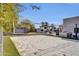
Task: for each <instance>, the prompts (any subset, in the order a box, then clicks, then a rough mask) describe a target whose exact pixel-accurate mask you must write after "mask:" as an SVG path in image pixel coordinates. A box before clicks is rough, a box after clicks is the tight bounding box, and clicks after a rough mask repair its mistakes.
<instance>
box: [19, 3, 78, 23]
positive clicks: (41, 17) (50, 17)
mask: <svg viewBox="0 0 79 59" xmlns="http://www.w3.org/2000/svg"><path fill="white" fill-rule="evenodd" d="M22 5H23V7H24V10H23V11H22V12H20V13H19V15H20V20H23V19H29V20H30V21H31V22H32V23H41V22H42V21H43V22H45V21H46V22H48V23H49V24H55V25H61V24H63V19H64V18H69V17H75V16H79V4H72V3H70V4H68V3H65V4H64V3H63V4H62V3H60V4H58V3H26V4H22ZM30 5H36V6H39V7H40V10H32V8H31V7H30Z"/></svg>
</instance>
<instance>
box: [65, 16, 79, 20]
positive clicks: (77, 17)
mask: <svg viewBox="0 0 79 59" xmlns="http://www.w3.org/2000/svg"><path fill="white" fill-rule="evenodd" d="M72 19H79V16H75V17H69V18H64V20H72Z"/></svg>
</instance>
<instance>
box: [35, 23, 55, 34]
mask: <svg viewBox="0 0 79 59" xmlns="http://www.w3.org/2000/svg"><path fill="white" fill-rule="evenodd" d="M36 31H37V32H41V33H47V32H49V33H52V32H54V25H53V24H51V25H49V24H48V23H47V22H42V23H41V25H40V26H39V28H37V29H36Z"/></svg>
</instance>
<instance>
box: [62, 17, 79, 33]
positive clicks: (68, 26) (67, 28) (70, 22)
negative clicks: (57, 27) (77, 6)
mask: <svg viewBox="0 0 79 59" xmlns="http://www.w3.org/2000/svg"><path fill="white" fill-rule="evenodd" d="M75 24H77V25H78V28H79V17H77V18H76V17H75V18H68V19H64V21H63V31H64V32H72V33H73V32H74V28H75Z"/></svg>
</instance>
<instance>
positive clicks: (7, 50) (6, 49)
mask: <svg viewBox="0 0 79 59" xmlns="http://www.w3.org/2000/svg"><path fill="white" fill-rule="evenodd" d="M3 55H4V56H20V54H19V53H18V50H17V49H16V47H15V45H14V44H13V42H12V41H11V39H10V37H9V36H4V40H3Z"/></svg>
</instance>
